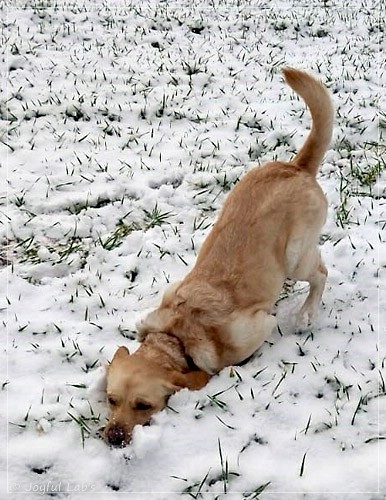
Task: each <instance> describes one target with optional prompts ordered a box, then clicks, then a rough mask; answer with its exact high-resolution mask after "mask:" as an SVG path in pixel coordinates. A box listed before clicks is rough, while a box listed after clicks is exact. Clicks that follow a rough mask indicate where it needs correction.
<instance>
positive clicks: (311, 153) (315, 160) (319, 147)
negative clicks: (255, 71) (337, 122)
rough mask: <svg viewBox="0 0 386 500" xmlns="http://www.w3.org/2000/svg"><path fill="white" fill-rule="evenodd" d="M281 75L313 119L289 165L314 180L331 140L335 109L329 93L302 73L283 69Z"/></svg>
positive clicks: (306, 74) (319, 83)
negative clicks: (303, 141) (305, 172)
mask: <svg viewBox="0 0 386 500" xmlns="http://www.w3.org/2000/svg"><path fill="white" fill-rule="evenodd" d="M283 73H284V77H285V80H286V82H287V83H288V85H289V86H290V87H291V88H292V89H293V90H294V91H295V92H296V93H297V94H298V95H299V96H300V97H302V99H303V100H304V101H305V103H306V104H307V106H308V107H309V108H310V112H311V116H312V128H311V132H310V134H309V136H308V137H307V140H306V142H305V143H304V145H303V147H302V148H301V150H300V151H299V153H298V154H297V155H296V156H295V158H294V159H293V160H292V162H291V163H294V164H295V165H298V166H299V167H301V168H303V169H304V170H306V171H308V172H309V173H310V174H312V175H314V176H316V174H317V171H318V168H319V165H320V163H321V161H322V159H323V156H324V154H325V152H326V150H327V148H328V146H329V144H330V142H331V137H332V127H333V120H334V108H333V105H332V101H331V98H330V93H329V92H328V90H327V89H326V87H325V86H324V85H323V84H322V83H321V82H319V81H318V80H316V79H315V78H314V77H312V76H311V75H309V74H308V73H305V72H304V71H299V70H297V69H293V68H285V69H284V70H283Z"/></svg>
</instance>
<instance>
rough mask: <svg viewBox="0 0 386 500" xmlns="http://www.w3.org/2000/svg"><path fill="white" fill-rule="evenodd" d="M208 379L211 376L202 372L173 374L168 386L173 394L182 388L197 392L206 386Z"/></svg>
mask: <svg viewBox="0 0 386 500" xmlns="http://www.w3.org/2000/svg"><path fill="white" fill-rule="evenodd" d="M210 377H211V376H210V375H209V374H208V373H206V372H204V371H202V370H197V371H191V372H188V373H179V372H173V374H172V378H171V381H170V382H171V384H170V385H171V387H172V388H173V392H176V391H179V390H180V389H184V388H187V389H190V390H192V391H198V390H199V389H202V388H203V387H205V386H206V384H207V383H208V382H209V380H210Z"/></svg>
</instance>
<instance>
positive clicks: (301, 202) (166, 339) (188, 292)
mask: <svg viewBox="0 0 386 500" xmlns="http://www.w3.org/2000/svg"><path fill="white" fill-rule="evenodd" d="M284 76H285V79H286V82H287V83H288V85H289V86H290V87H292V89H293V90H294V91H295V92H296V93H297V94H298V95H299V96H301V97H302V98H303V99H304V101H305V102H306V104H307V105H308V107H309V109H310V112H311V116H312V120H313V124H312V129H311V132H310V134H309V136H308V138H307V140H306V142H305V144H304V145H303V147H302V148H301V150H300V151H299V153H298V154H297V155H296V156H295V158H294V159H293V160H292V161H290V162H280V161H275V162H272V163H268V164H266V165H264V166H263V167H260V168H255V169H253V170H251V171H250V172H249V173H248V174H247V175H246V176H245V177H244V178H243V179H242V180H241V181H240V182H239V183H238V184H237V186H236V187H235V188H234V189H233V191H232V192H231V193H230V194H229V196H228V198H227V200H226V202H225V205H224V207H223V209H222V212H221V214H220V217H219V219H218V221H217V222H216V224H215V225H214V227H213V229H212V231H211V232H210V234H209V236H208V237H207V239H206V241H205V243H204V245H203V246H202V248H201V251H200V253H199V255H198V258H197V262H196V265H195V266H194V268H193V270H192V271H191V272H190V273H189V274H188V275H187V276H186V277H185V278H184V279H183V280H182V281H181V282H178V283H176V284H174V285H172V286H171V287H170V288H169V289H168V290H167V291H166V292H165V294H164V297H163V299H162V302H161V305H160V306H159V307H158V309H156V310H155V311H153V312H152V313H150V314H149V315H148V316H147V317H146V318H145V319H144V320H143V321H142V322H141V323H140V325H139V338H140V340H141V341H142V344H141V346H140V348H139V349H138V350H137V351H136V352H135V353H134V354H131V355H130V353H129V351H128V350H127V349H126V347H120V348H119V349H118V351H117V352H116V354H115V356H114V358H113V360H112V363H111V365H110V366H109V367H108V376H107V398H108V403H109V408H110V420H109V423H108V425H107V426H106V429H105V437H106V440H107V441H108V442H109V443H110V444H111V445H124V444H126V443H127V442H128V441H129V440H130V437H131V433H132V430H133V428H134V426H135V425H137V424H146V423H148V422H149V420H150V417H151V415H152V414H153V413H155V412H157V411H159V410H161V409H162V408H164V407H165V406H166V404H167V400H168V397H169V396H170V395H171V394H173V393H174V392H176V391H177V390H179V389H181V388H183V387H188V388H190V389H200V388H202V387H203V386H204V385H205V384H206V383H207V382H208V380H209V378H210V376H211V375H212V374H214V373H216V372H218V371H219V370H221V369H222V368H224V367H225V366H228V365H233V364H238V363H240V362H242V361H243V360H245V359H246V358H248V357H249V356H251V355H252V354H253V353H254V352H255V351H256V349H258V348H259V347H260V346H261V345H262V344H263V342H264V341H265V340H266V339H267V337H268V336H269V335H270V334H271V332H272V330H273V328H274V327H275V325H276V320H275V317H274V316H273V315H272V310H273V307H274V305H275V302H276V301H277V299H278V296H279V293H280V291H281V288H282V286H283V283H284V281H285V279H286V278H290V279H292V280H301V281H308V282H309V284H310V291H309V294H308V296H307V299H306V301H305V303H304V305H303V307H302V308H301V310H300V313H299V322H300V324H301V325H302V326H304V325H305V326H307V325H309V324H310V322H311V321H312V319H313V318H314V316H315V313H316V311H317V309H318V305H319V302H320V299H321V296H322V293H323V290H324V286H325V282H326V277H327V269H326V267H325V265H324V264H323V261H322V259H321V256H320V252H319V249H318V239H319V234H320V230H321V228H322V226H323V224H324V222H325V218H326V212H327V201H326V198H325V196H324V194H323V192H322V190H321V188H320V186H319V184H318V183H317V182H316V179H315V177H316V174H317V172H318V168H319V165H320V162H321V161H322V159H323V156H324V154H325V152H326V149H327V148H328V146H329V144H330V141H331V135H332V128H333V114H334V113H333V106H332V103H331V99H330V96H329V93H328V91H327V89H326V88H325V87H324V86H323V85H322V84H321V83H320V82H319V81H317V80H316V79H314V78H313V77H312V76H310V75H309V74H307V73H305V72H303V71H299V70H295V69H292V68H287V69H285V70H284Z"/></svg>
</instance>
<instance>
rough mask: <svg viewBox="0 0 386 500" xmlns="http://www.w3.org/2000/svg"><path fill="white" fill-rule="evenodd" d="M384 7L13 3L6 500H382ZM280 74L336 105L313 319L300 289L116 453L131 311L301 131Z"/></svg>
mask: <svg viewBox="0 0 386 500" xmlns="http://www.w3.org/2000/svg"><path fill="white" fill-rule="evenodd" d="M384 17H385V8H384V6H383V5H381V2H364V1H355V2H351V3H350V5H349V6H347V5H346V3H345V2H341V1H333V0H326V1H315V0H314V1H311V2H305V1H303V0H301V1H299V2H296V3H291V2H288V1H278V2H263V1H262V2H253V1H248V0H238V1H230V0H217V1H209V0H205V1H204V2H198V1H197V0H193V1H190V2H187V1H186V0H179V1H168V2H165V1H151V0H149V1H144V2H135V1H132V2H130V1H128V0H127V1H114V2H113V1H106V2H93V1H91V0H87V1H86V0H81V1H79V2H71V1H49V0H42V1H20V0H16V1H14V2H4V1H3V2H0V19H1V21H0V23H1V31H0V37H1V44H0V51H1V55H0V72H1V90H2V92H1V95H0V151H1V156H0V170H1V174H2V175H1V181H0V242H1V246H0V266H1V267H0V273H1V282H2V283H3V285H2V287H1V294H0V315H1V321H2V325H3V334H2V336H1V339H2V340H1V351H0V352H1V354H0V356H1V372H0V373H1V378H0V383H1V384H2V390H1V391H0V401H1V410H0V415H1V423H2V431H3V436H4V442H5V441H6V442H7V456H5V454H4V455H3V456H2V457H1V465H2V466H1V468H0V470H1V471H2V472H1V473H0V474H1V479H2V481H1V482H2V484H3V485H4V487H5V486H6V485H7V488H8V489H9V491H12V492H13V498H18V497H19V495H20V497H21V498H26V494H27V493H28V498H34V497H35V496H36V498H39V497H40V496H41V494H43V493H44V494H47V495H48V494H50V495H52V496H55V497H57V498H62V497H63V498H67V497H70V498H78V497H79V498H84V496H83V494H84V492H89V493H90V492H93V493H94V494H97V493H98V494H99V496H100V498H106V499H107V498H110V496H111V497H115V496H117V495H119V494H121V493H122V492H126V493H127V495H128V498H130V499H131V498H134V499H135V498H137V497H138V498H144V497H145V496H146V495H147V496H146V498H147V497H149V498H154V499H157V500H158V499H160V500H161V499H168V500H169V499H173V498H179V497H180V496H181V494H186V495H189V496H191V497H193V498H201V497H203V496H204V495H205V494H207V496H205V498H216V497H218V498H222V497H224V496H226V495H229V496H232V498H249V499H252V498H263V499H264V498H269V499H282V498H283V499H284V498H312V499H330V498H331V499H342V498H345V499H351V498H360V499H361V500H362V499H369V500H378V499H379V500H380V499H382V498H385V496H386V480H385V475H384V473H383V472H382V471H384V470H385V467H386V446H385V438H386V424H385V418H384V417H385V412H386V403H385V395H386V389H385V378H386V373H385V363H386V349H385V341H384V334H385V324H386V323H385V319H386V318H385V309H386V299H385V269H386V257H385V256H386V249H385V241H386V236H385V235H386V232H385V227H386V211H385V197H386V173H385V165H386V159H385V158H386V145H385V130H386V108H385V99H384V88H385V84H386V81H385V67H386V66H385V54H384V51H383V47H384V46H385V34H384V29H385V28H384ZM287 65H288V66H293V67H299V68H303V69H307V70H309V71H310V72H312V73H313V74H314V75H316V76H318V77H319V78H320V79H321V80H323V81H324V82H325V83H326V85H327V86H328V87H329V88H330V90H331V92H332V95H333V99H334V104H335V107H336V124H335V131H334V139H333V143H332V145H331V149H330V150H329V151H328V153H327V155H326V158H325V162H324V164H323V166H322V168H321V171H320V175H319V180H320V183H321V185H322V188H323V190H324V191H325V192H326V194H327V197H328V200H329V207H330V210H329V218H328V222H327V223H326V225H325V228H324V230H323V234H322V237H321V246H322V253H323V256H324V259H325V261H326V264H327V267H328V269H329V280H328V284H327V287H326V291H325V294H324V297H323V307H322V309H321V311H320V315H319V319H318V322H317V324H316V325H315V328H313V329H312V330H311V331H309V332H307V333H303V334H298V333H296V332H295V330H294V320H293V318H294V311H297V310H298V308H299V306H300V305H301V303H302V301H303V300H304V296H305V293H306V286H305V284H296V285H295V284H293V283H288V284H287V285H286V286H285V288H284V290H283V293H282V295H281V298H280V300H279V302H278V306H277V311H276V314H277V317H278V321H279V329H278V330H277V331H276V332H275V333H274V334H273V336H272V338H271V339H270V340H269V342H267V343H266V344H265V345H264V347H263V348H261V349H260V351H259V352H258V353H257V354H256V355H255V357H254V358H253V359H252V360H251V361H250V362H249V363H247V364H246V365H244V366H242V367H233V368H229V369H226V370H223V371H222V372H221V373H220V374H219V375H218V376H216V377H215V378H214V379H212V381H211V382H210V383H209V384H208V385H207V387H205V388H204V389H203V390H201V391H198V392H188V391H181V392H180V393H178V394H176V395H175V396H173V397H172V398H171V400H170V407H169V408H168V409H167V410H166V411H164V412H162V413H161V414H159V415H157V416H156V418H155V419H154V422H153V424H152V425H151V426H150V427H147V428H137V429H136V432H135V434H134V439H133V443H132V444H131V445H130V446H128V447H126V448H125V449H115V450H112V449H110V448H108V447H107V446H106V444H105V443H104V442H103V440H102V439H101V429H102V428H103V426H104V424H105V422H106V417H107V409H106V405H105V402H104V392H103V373H104V366H105V365H106V364H107V363H108V361H109V360H110V359H111V357H112V355H113V353H114V351H115V349H116V348H117V346H118V345H127V346H129V347H130V348H131V349H135V347H136V346H137V345H138V344H137V342H136V340H135V339H136V337H135V323H136V321H137V320H138V319H139V318H140V317H142V316H143V315H145V314H146V313H147V312H148V311H149V310H150V309H151V308H153V307H155V306H156V305H157V304H158V302H159V300H160V296H161V294H162V292H163V290H164V288H165V286H166V285H167V284H168V283H169V282H173V281H175V280H177V279H180V278H181V277H183V276H184V275H185V274H186V273H187V272H188V271H189V270H190V269H191V267H192V266H193V264H194V261H195V257H196V255H197V252H198V250H199V248H200V246H201V244H202V242H203V240H204V239H205V237H206V235H207V234H208V232H209V230H210V228H211V226H212V224H213V222H214V221H215V220H216V217H217V215H218V212H219V209H220V208H221V206H222V204H223V202H224V199H225V197H226V196H227V193H228V192H229V190H230V189H231V188H232V187H233V186H234V185H235V184H236V183H237V182H238V180H239V179H240V178H241V177H242V176H243V175H244V173H245V172H247V171H248V170H250V169H251V168H253V167H254V166H256V165H257V166H258V165H261V164H262V163H264V162H265V161H268V160H272V159H276V158H280V159H284V160H286V159H289V158H291V157H292V156H293V155H294V154H295V152H296V151H297V150H298V149H299V147H300V146H301V145H302V143H303V141H304V139H305V137H306V136H307V133H308V131H309V127H310V116H309V114H308V111H307V110H306V109H305V106H304V104H303V103H302V102H301V101H300V100H299V99H298V98H297V97H296V96H295V95H294V94H293V92H292V91H291V90H290V89H289V88H288V87H286V86H285V84H284V81H283V77H282V75H281V69H282V68H283V67H285V66H287ZM3 479H4V480H3ZM145 493H146V494H145Z"/></svg>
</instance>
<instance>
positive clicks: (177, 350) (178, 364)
mask: <svg viewBox="0 0 386 500" xmlns="http://www.w3.org/2000/svg"><path fill="white" fill-rule="evenodd" d="M137 353H138V354H143V356H144V357H146V358H148V359H154V361H156V362H158V363H160V362H161V364H162V365H163V366H164V367H165V368H167V369H172V370H177V371H179V372H182V373H186V372H190V371H195V370H197V369H198V368H197V366H196V365H195V364H194V362H193V360H192V358H191V357H190V356H188V354H187V353H186V351H185V347H184V344H183V342H182V341H181V340H180V339H179V338H178V337H176V336H175V335H173V334H171V333H165V332H151V333H148V334H147V335H146V337H145V339H144V341H143V342H142V344H141V346H140V347H139V349H138V351H137Z"/></svg>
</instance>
